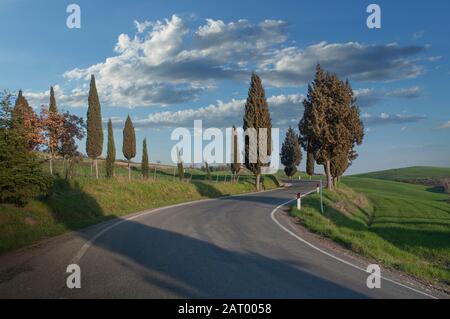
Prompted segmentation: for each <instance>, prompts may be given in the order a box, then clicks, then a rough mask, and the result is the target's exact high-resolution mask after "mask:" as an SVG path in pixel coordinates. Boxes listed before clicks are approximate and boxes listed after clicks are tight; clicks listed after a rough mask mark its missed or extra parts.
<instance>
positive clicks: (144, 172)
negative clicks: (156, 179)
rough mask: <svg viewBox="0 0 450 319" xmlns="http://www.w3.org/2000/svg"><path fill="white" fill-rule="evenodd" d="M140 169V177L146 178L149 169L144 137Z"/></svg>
mask: <svg viewBox="0 0 450 319" xmlns="http://www.w3.org/2000/svg"><path fill="white" fill-rule="evenodd" d="M141 171H142V177H143V178H144V179H148V175H149V171H150V169H149V166H148V151H147V139H146V138H144V142H143V146H142V163H141Z"/></svg>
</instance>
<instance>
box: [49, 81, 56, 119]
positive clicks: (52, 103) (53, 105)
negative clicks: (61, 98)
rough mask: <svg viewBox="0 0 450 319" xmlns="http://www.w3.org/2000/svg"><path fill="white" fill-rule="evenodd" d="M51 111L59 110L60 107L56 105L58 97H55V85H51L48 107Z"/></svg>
mask: <svg viewBox="0 0 450 319" xmlns="http://www.w3.org/2000/svg"><path fill="white" fill-rule="evenodd" d="M48 110H49V112H54V113H57V112H58V107H57V106H56V99H55V91H54V90H53V86H52V87H50V104H49V107H48Z"/></svg>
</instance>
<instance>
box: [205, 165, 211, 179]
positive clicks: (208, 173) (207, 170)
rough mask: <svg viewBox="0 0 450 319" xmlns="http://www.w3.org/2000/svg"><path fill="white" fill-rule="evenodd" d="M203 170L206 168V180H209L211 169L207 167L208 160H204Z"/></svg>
mask: <svg viewBox="0 0 450 319" xmlns="http://www.w3.org/2000/svg"><path fill="white" fill-rule="evenodd" d="M205 170H206V178H207V179H208V181H211V180H212V176H211V170H210V169H209V164H208V162H205Z"/></svg>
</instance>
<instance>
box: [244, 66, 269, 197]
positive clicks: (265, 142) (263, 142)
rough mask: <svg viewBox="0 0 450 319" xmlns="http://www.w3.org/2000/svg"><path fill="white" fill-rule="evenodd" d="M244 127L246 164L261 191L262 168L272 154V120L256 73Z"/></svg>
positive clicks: (251, 86) (251, 85) (253, 77)
mask: <svg viewBox="0 0 450 319" xmlns="http://www.w3.org/2000/svg"><path fill="white" fill-rule="evenodd" d="M243 128H244V131H245V133H246V134H245V166H246V167H247V169H249V170H250V171H251V172H252V173H253V174H255V175H256V189H257V190H258V191H259V190H260V181H261V172H262V168H263V167H267V166H269V165H270V162H269V160H268V157H270V156H271V155H272V120H271V118H270V112H269V106H268V104H267V100H266V93H265V91H264V88H263V86H262V83H261V79H260V77H259V76H258V75H257V74H256V73H252V77H251V83H250V89H249V91H248V98H247V102H246V104H245V115H244V125H243ZM252 130H253V133H252ZM252 135H256V136H252ZM261 146H265V147H263V148H261Z"/></svg>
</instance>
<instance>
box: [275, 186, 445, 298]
mask: <svg viewBox="0 0 450 319" xmlns="http://www.w3.org/2000/svg"><path fill="white" fill-rule="evenodd" d="M314 192H316V190H313V191H310V192H308V193H306V194H304V195H302V196H301V197H302V198H303V197H305V196H307V195H309V194H312V193H314ZM294 201H296V199H291V200H290V201H287V202H285V203H283V204H281V205H280V206H278V207H277V208H275V209H274V210H273V211H272V212H271V213H270V217H271V218H272V220H273V221H274V222H275V223H276V224H277V225H278V226H279V227H280V228H281V229H283V230H284V231H286V232H287V233H288V234H289V235H291V236H293V237H294V238H296V239H297V240H299V241H301V242H302V243H304V244H306V245H308V246H309V247H311V248H313V249H315V250H317V251H318V252H320V253H322V254H324V255H326V256H328V257H331V258H333V259H335V260H337V261H339V262H341V263H344V264H346V265H348V266H350V267H353V268H356V269H358V270H361V271H363V272H365V273H367V271H366V269H364V268H361V267H359V266H357V265H354V264H352V263H350V262H348V261H346V260H344V259H341V258H339V257H337V256H335V255H333V254H331V253H329V252H326V251H324V250H322V249H320V248H319V247H317V246H315V245H313V244H311V243H310V242H308V241H307V240H305V239H303V238H302V237H300V236H298V235H297V234H295V233H294V232H292V231H290V230H289V229H287V228H286V227H285V226H283V225H282V224H281V223H280V222H279V221H278V220H277V219H276V218H275V213H276V212H277V211H278V210H279V209H280V208H281V207H283V206H286V205H288V204H290V203H292V202H294ZM381 279H383V280H386V281H388V282H390V283H393V284H396V285H398V286H401V287H403V288H406V289H409V290H412V291H414V292H416V293H418V294H421V295H424V296H427V297H429V298H432V299H438V298H437V297H435V296H432V295H430V294H428V293H426V292H423V291H420V290H417V289H415V288H412V287H409V286H407V285H404V284H402V283H400V282H398V281H395V280H392V279H389V278H386V277H383V276H381Z"/></svg>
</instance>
